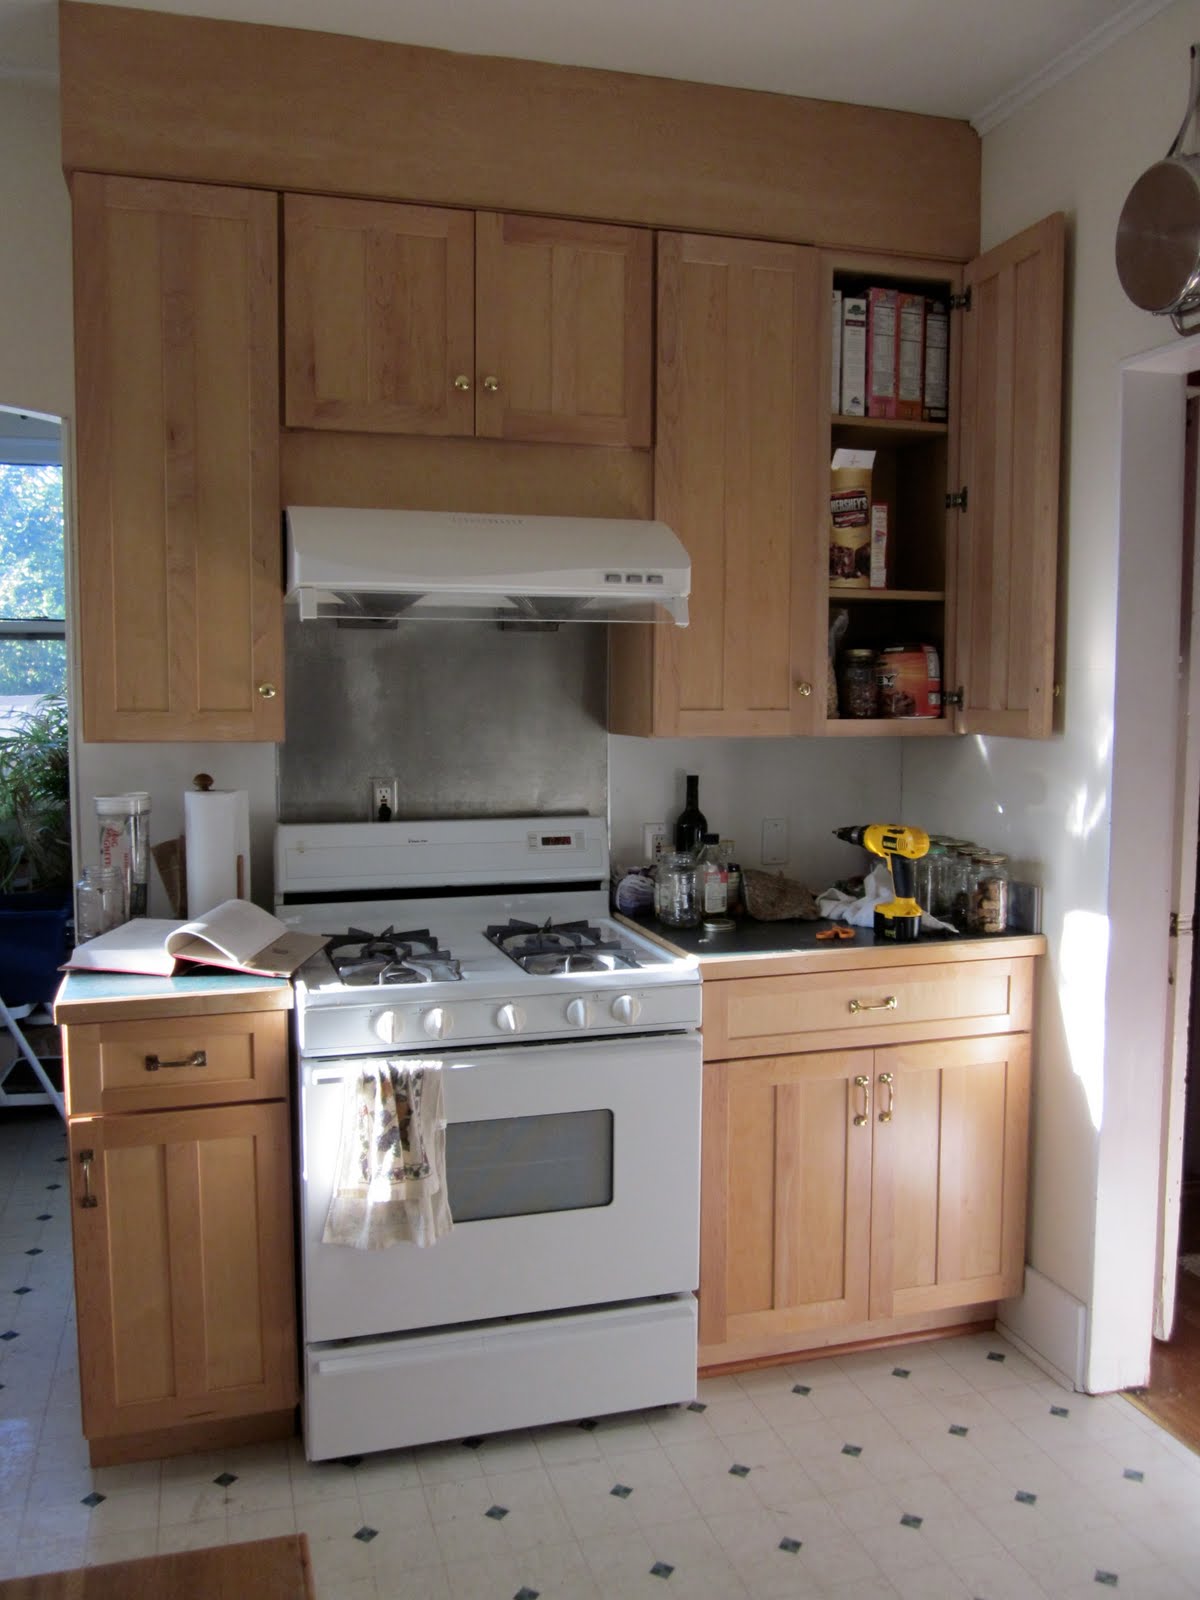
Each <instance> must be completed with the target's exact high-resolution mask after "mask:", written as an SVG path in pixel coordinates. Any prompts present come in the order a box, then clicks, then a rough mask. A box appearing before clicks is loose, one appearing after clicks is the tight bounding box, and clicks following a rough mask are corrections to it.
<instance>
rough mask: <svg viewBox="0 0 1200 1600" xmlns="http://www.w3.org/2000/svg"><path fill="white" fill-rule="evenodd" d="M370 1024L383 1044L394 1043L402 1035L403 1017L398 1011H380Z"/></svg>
mask: <svg viewBox="0 0 1200 1600" xmlns="http://www.w3.org/2000/svg"><path fill="white" fill-rule="evenodd" d="M371 1026H372V1027H373V1028H374V1030H375V1033H376V1034H377V1036H378V1037H379V1038H380V1039H382V1040H383V1042H384V1044H396V1043H397V1041H398V1040H400V1039H402V1038H403V1037H404V1018H403V1017H402V1016H401V1015H400V1013H399V1012H398V1011H381V1012H380V1013H379V1015H378V1016H377V1017H376V1018H375V1020H374V1022H373V1023H372V1024H371Z"/></svg>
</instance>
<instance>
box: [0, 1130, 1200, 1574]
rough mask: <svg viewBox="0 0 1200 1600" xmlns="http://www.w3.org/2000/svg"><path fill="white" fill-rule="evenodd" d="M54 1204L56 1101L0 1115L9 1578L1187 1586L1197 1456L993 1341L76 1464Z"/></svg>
mask: <svg viewBox="0 0 1200 1600" xmlns="http://www.w3.org/2000/svg"><path fill="white" fill-rule="evenodd" d="M68 1197H69V1189H68V1177H67V1171H66V1160H65V1139H64V1135H63V1128H62V1125H61V1123H60V1122H59V1121H58V1120H57V1118H56V1117H55V1116H54V1115H53V1113H49V1112H47V1113H44V1114H43V1113H40V1112H37V1111H34V1110H19V1111H13V1112H7V1113H3V1114H0V1577H11V1576H17V1575H22V1574H28V1573H33V1572H40V1571H50V1570H54V1569H60V1568H68V1567H78V1566H81V1565H84V1564H87V1563H96V1562H104V1561H115V1560H123V1559H128V1558H131V1557H136V1556H141V1555H148V1554H153V1553H156V1552H166V1551H172V1550H185V1549H189V1548H195V1547H197V1546H202V1545H210V1544H222V1543H230V1542H233V1541H236V1540H242V1539H257V1538H267V1537H270V1536H273V1535H277V1534H284V1533H291V1532H293V1531H302V1532H304V1533H307V1535H308V1538H309V1543H310V1547H311V1550H312V1556H313V1565H314V1570H315V1576H316V1583H317V1593H318V1596H319V1600H410V1597H411V1600H443V1597H447V1600H450V1597H452V1600H535V1597H537V1596H543V1595H544V1596H552V1595H557V1596H570V1597H573V1600H576V1597H577V1600H582V1597H584V1596H589V1597H600V1596H603V1597H607V1596H616V1597H621V1600H624V1597H626V1596H634V1597H636V1596H649V1597H652V1600H671V1596H672V1595H674V1596H675V1597H676V1600H678V1597H681V1596H692V1597H701V1596H705V1597H707V1596H713V1597H716V1596H721V1597H722V1600H725V1597H731V1596H754V1597H760V1596H761V1597H763V1600H767V1597H775V1596H789V1597H790V1596H795V1597H801V1600H803V1597H813V1600H816V1597H820V1600H835V1597H836V1600H884V1597H887V1600H894V1597H903V1600H975V1597H977V1600H1085V1597H1095V1596H1098V1595H1099V1594H1102V1593H1104V1592H1106V1591H1108V1590H1110V1589H1111V1590H1116V1591H1117V1592H1118V1593H1119V1594H1121V1595H1124V1596H1126V1597H1127V1600H1180V1597H1183V1596H1200V1457H1197V1456H1196V1455H1195V1454H1193V1452H1191V1451H1190V1450H1188V1449H1187V1448H1186V1446H1184V1445H1182V1444H1180V1443H1178V1442H1177V1441H1176V1440H1175V1439H1173V1438H1172V1437H1171V1436H1170V1435H1169V1434H1167V1433H1166V1432H1164V1431H1163V1430H1162V1429H1161V1428H1159V1427H1158V1426H1157V1425H1156V1424H1155V1423H1154V1422H1153V1421H1152V1420H1151V1419H1150V1418H1149V1417H1147V1416H1145V1415H1143V1414H1142V1413H1141V1412H1140V1411H1138V1410H1137V1409H1136V1408H1135V1407H1134V1406H1132V1405H1131V1404H1129V1403H1128V1402H1127V1401H1126V1400H1124V1399H1123V1398H1121V1397H1120V1396H1116V1395H1111V1396H1103V1397H1097V1398H1089V1397H1088V1396H1085V1395H1079V1394H1073V1393H1070V1392H1068V1391H1066V1390H1064V1389H1062V1388H1060V1387H1059V1386H1058V1385H1057V1384H1055V1383H1052V1382H1050V1381H1049V1380H1048V1379H1047V1378H1046V1377H1045V1376H1044V1375H1043V1374H1042V1373H1041V1372H1040V1371H1039V1370H1038V1369H1037V1368H1036V1367H1035V1366H1033V1365H1032V1364H1031V1363H1029V1362H1028V1361H1027V1360H1025V1358H1024V1357H1023V1356H1022V1355H1021V1354H1020V1353H1019V1352H1018V1351H1016V1350H1015V1349H1014V1348H1013V1347H1012V1346H1011V1345H1009V1344H1007V1343H1005V1341H1004V1340H1003V1339H1002V1338H1001V1337H999V1336H998V1335H997V1334H982V1335H972V1336H967V1337H961V1338H956V1339H950V1340H945V1341H941V1342H937V1343H928V1344H915V1345H910V1346H906V1347H903V1348H892V1349H889V1350H887V1351H884V1352H872V1353H867V1354H858V1355H851V1356H844V1357H839V1358H824V1359H820V1360H813V1361H806V1362H798V1363H795V1364H794V1365H790V1366H786V1367H774V1368H770V1369H767V1370H763V1371H758V1372H753V1373H748V1374H744V1375H743V1376H741V1377H737V1378H732V1377H726V1378H717V1379H713V1380H710V1381H706V1382H703V1383H701V1384H700V1385H699V1392H698V1395H697V1398H696V1400H695V1401H694V1402H693V1403H692V1404H691V1405H686V1406H674V1407H663V1408H661V1409H656V1410H651V1411H644V1412H639V1413H634V1414H629V1415H622V1416H614V1417H603V1418H599V1419H595V1420H592V1419H582V1420H580V1421H579V1422H577V1423H572V1424H569V1425H564V1426H559V1427H549V1428H539V1429H534V1430H531V1431H527V1432H518V1433H508V1434H502V1435H496V1436H492V1437H489V1438H484V1439H466V1440H456V1441H454V1442H452V1443H448V1444H444V1445H437V1446H427V1447H423V1448H419V1449H413V1450H397V1451H391V1452H388V1453H386V1454H382V1455H373V1456H368V1457H365V1458H363V1459H354V1458H351V1459H349V1460H347V1461H344V1462H341V1461H339V1462H332V1463H326V1464H322V1465H316V1466H314V1465H311V1464H310V1463H308V1462H306V1461H305V1459H304V1453H303V1450H302V1448H301V1445H300V1442H299V1440H293V1441H291V1442H290V1443H281V1444H278V1445H271V1446H257V1447H248V1448H243V1449H236V1450H224V1451H220V1452H218V1453H216V1454H212V1455H203V1456H201V1455H194V1456H185V1457H179V1458H176V1459H172V1460H168V1461H162V1462H158V1461H155V1462H147V1463H139V1464H137V1465H132V1466H125V1467H110V1468H105V1469H96V1470H93V1469H92V1468H90V1467H89V1466H88V1461H87V1448H86V1445H85V1443H84V1441H83V1439H82V1437H81V1434H80V1416H79V1383H78V1362H77V1356H76V1347H75V1324H74V1317H73V1308H72V1293H71V1261H70V1218H69V1198H68ZM247 1600H252V1597H247Z"/></svg>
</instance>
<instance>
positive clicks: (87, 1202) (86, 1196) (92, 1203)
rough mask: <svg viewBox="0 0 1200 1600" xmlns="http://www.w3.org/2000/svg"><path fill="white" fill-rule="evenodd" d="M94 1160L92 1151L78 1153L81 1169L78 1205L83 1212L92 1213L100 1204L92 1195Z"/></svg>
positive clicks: (94, 1156) (94, 1153) (94, 1155)
mask: <svg viewBox="0 0 1200 1600" xmlns="http://www.w3.org/2000/svg"><path fill="white" fill-rule="evenodd" d="M95 1159H96V1152H95V1151H94V1150H81V1151H80V1152H79V1157H78V1160H79V1165H80V1166H81V1167H82V1168H83V1198H82V1199H81V1200H80V1202H79V1204H80V1205H81V1206H82V1207H83V1209H84V1210H85V1211H93V1210H94V1209H95V1208H96V1206H98V1205H99V1204H100V1202H99V1201H98V1200H97V1199H96V1196H95V1195H94V1194H93V1193H92V1162H93V1161H94V1160H95Z"/></svg>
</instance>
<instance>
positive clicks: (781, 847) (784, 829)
mask: <svg viewBox="0 0 1200 1600" xmlns="http://www.w3.org/2000/svg"><path fill="white" fill-rule="evenodd" d="M787 859H788V825H787V818H786V817H764V818H763V825H762V861H763V866H764V867H781V866H782V865H783V864H784V862H786V861H787Z"/></svg>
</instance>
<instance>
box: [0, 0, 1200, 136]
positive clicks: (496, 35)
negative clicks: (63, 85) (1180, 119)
mask: <svg viewBox="0 0 1200 1600" xmlns="http://www.w3.org/2000/svg"><path fill="white" fill-rule="evenodd" d="M127 3H132V4H134V5H139V4H141V0H127ZM1170 3H1172V0H1003V3H998V0H738V3H736V4H731V3H730V0H146V3H145V4H144V6H143V9H148V10H155V11H176V12H185V13H188V14H190V15H194V16H209V17H223V18H229V19H234V20H237V21H242V22H265V23H274V24H278V25H281V26H287V27H304V28H315V29H318V30H321V31H324V32H334V33H349V34H357V35H359V36H361V37H363V38H369V39H389V40H401V41H404V42H406V43H409V44H421V45H435V46H439V47H441V48H444V49H448V50H464V51H474V52H476V53H478V54H481V55H508V56H520V57H526V58H528V59H531V60H536V61H557V62H564V63H570V64H572V65H577V66H587V67H610V68H614V69H616V70H618V71H626V72H643V73H649V74H651V75H653V76H656V77H668V78H687V79H693V80H695V81H698V82H702V83H724V84H733V85H736V86H738V87H741V88H746V89H769V90H776V91H779V92H780V93H784V94H798V95H809V96H813V97H816V98H819V99H824V100H843V101H852V102H856V103H858V104H860V105H875V106H888V107H891V108H893V109H895V110H900V111H920V112H926V113H930V114H932V115H936V116H944V117H956V118H960V119H964V120H968V121H971V122H973V123H974V124H975V126H976V127H977V128H979V130H980V131H981V132H985V131H986V130H987V128H988V127H990V126H994V125H995V124H996V123H997V122H998V121H1000V120H1002V119H1003V117H1004V116H1005V115H1006V114H1008V112H1009V111H1010V110H1012V109H1013V108H1015V106H1016V105H1018V104H1020V103H1022V102H1023V101H1024V100H1026V99H1029V98H1031V97H1032V96H1033V95H1034V94H1036V93H1037V92H1038V91H1039V90H1040V89H1042V88H1045V87H1047V86H1048V84H1049V83H1051V82H1054V81H1055V80H1056V79H1057V78H1059V77H1062V76H1064V75H1065V74H1066V73H1067V72H1069V71H1071V70H1072V69H1073V68H1074V67H1075V66H1077V65H1078V64H1079V63H1080V62H1081V61H1082V60H1084V59H1086V57H1087V56H1088V55H1091V54H1093V53H1095V52H1096V51H1098V50H1100V49H1103V48H1104V46H1105V45H1107V44H1109V43H1110V42H1111V41H1112V40H1113V39H1114V38H1116V37H1118V36H1119V35H1120V34H1122V33H1125V32H1128V31H1129V30H1130V29H1131V28H1134V27H1137V26H1139V25H1140V24H1141V23H1143V22H1145V21H1146V20H1147V19H1148V18H1149V17H1151V16H1153V15H1154V13H1155V12H1157V11H1160V10H1162V9H1163V8H1164V7H1165V6H1166V5H1168V4H1170ZM55 24H56V6H55V0H0V75H2V76H14V75H15V76H33V77H50V76H53V75H54V73H55V62H56V43H55ZM1185 88H1186V86H1185V85H1184V84H1182V83H1181V84H1180V85H1179V86H1178V97H1177V98H1179V97H1182V96H1183V95H1184V93H1185Z"/></svg>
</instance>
